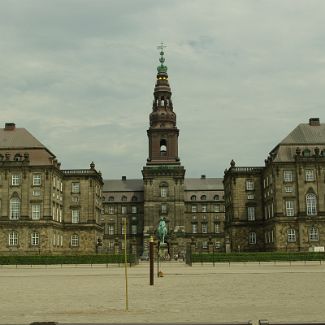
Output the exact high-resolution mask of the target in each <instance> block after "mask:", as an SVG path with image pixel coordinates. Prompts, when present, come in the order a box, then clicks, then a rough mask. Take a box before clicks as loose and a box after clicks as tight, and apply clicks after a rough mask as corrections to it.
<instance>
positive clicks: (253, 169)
mask: <svg viewBox="0 0 325 325" xmlns="http://www.w3.org/2000/svg"><path fill="white" fill-rule="evenodd" d="M230 170H231V171H232V172H235V173H243V172H244V173H248V172H249V173H251V172H260V171H262V170H263V167H231V168H230Z"/></svg>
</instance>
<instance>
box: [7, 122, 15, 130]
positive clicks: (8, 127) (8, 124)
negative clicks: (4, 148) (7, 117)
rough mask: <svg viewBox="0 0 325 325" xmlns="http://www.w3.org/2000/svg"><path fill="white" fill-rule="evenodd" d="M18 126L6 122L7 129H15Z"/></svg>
mask: <svg viewBox="0 0 325 325" xmlns="http://www.w3.org/2000/svg"><path fill="white" fill-rule="evenodd" d="M15 128H16V124H15V123H6V124H5V130H6V131H13V130H14V129H15Z"/></svg>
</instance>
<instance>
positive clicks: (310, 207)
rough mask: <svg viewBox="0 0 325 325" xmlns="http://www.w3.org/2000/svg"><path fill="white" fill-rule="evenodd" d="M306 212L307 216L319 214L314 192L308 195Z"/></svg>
mask: <svg viewBox="0 0 325 325" xmlns="http://www.w3.org/2000/svg"><path fill="white" fill-rule="evenodd" d="M306 212H307V216H315V215H317V199H316V195H315V194H314V193H309V194H307V195H306Z"/></svg>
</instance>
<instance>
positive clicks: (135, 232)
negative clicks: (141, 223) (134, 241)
mask: <svg viewBox="0 0 325 325" xmlns="http://www.w3.org/2000/svg"><path fill="white" fill-rule="evenodd" d="M131 232H132V235H136V234H137V233H138V227H137V225H132V227H131Z"/></svg>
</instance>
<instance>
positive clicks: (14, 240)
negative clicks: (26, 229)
mask: <svg viewBox="0 0 325 325" xmlns="http://www.w3.org/2000/svg"><path fill="white" fill-rule="evenodd" d="M17 245H18V233H17V232H16V231H12V232H10V233H9V246H17Z"/></svg>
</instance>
